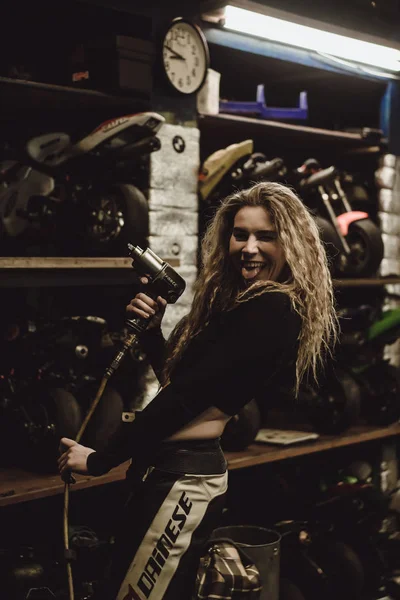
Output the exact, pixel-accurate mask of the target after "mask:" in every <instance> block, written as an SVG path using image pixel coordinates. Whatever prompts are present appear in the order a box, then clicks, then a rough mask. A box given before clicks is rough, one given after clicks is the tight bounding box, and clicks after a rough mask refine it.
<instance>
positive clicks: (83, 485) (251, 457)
mask: <svg viewBox="0 0 400 600" xmlns="http://www.w3.org/2000/svg"><path fill="white" fill-rule="evenodd" d="M398 435H400V424H395V425H391V426H390V427H382V428H378V429H377V428H373V427H366V426H358V427H353V428H352V429H350V430H349V431H348V432H346V433H344V434H343V435H340V436H326V435H323V436H320V438H319V439H318V440H315V441H313V442H306V443H303V444H298V445H296V446H291V447H289V448H282V447H277V446H271V445H267V444H252V445H251V446H249V448H247V450H245V451H243V452H227V453H226V457H227V460H228V467H229V469H230V470H234V469H243V468H245V467H252V466H255V465H262V464H266V463H273V462H278V461H282V460H287V459H290V458H296V457H299V456H306V455H310V454H315V453H317V452H326V451H327V450H332V449H335V448H342V447H345V446H351V445H354V444H361V443H365V442H370V441H373V440H380V439H384V438H388V437H394V436H398ZM128 464H129V463H124V464H123V465H120V466H119V467H117V468H115V469H113V470H112V471H110V472H109V473H107V474H106V475H102V476H101V477H87V476H79V475H78V476H77V478H76V479H77V482H76V484H75V485H73V486H71V490H72V491H77V490H83V489H87V488H90V487H95V486H98V485H104V484H107V483H112V482H117V481H122V480H123V479H125V473H126V470H127V467H128ZM63 489H64V484H63V482H62V481H61V479H60V477H59V476H58V475H42V474H36V473H29V472H26V471H23V470H22V469H0V507H2V506H8V505H11V504H18V503H21V502H27V501H29V500H36V499H39V498H45V497H48V496H55V495H58V494H61V493H62V492H63Z"/></svg>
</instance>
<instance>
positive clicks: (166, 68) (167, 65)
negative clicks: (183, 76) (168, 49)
mask: <svg viewBox="0 0 400 600" xmlns="http://www.w3.org/2000/svg"><path fill="white" fill-rule="evenodd" d="M164 64H165V70H166V71H169V61H168V60H166V61H165V63H164Z"/></svg>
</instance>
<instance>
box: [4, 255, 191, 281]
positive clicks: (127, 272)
mask: <svg viewBox="0 0 400 600" xmlns="http://www.w3.org/2000/svg"><path fill="white" fill-rule="evenodd" d="M164 260H166V262H168V263H169V264H170V265H171V266H172V267H180V264H181V261H180V258H177V257H171V258H167V259H164ZM135 280H136V274H135V272H134V270H133V269H132V259H130V258H129V257H126V258H125V257H123V258H119V257H0V288H25V287H68V286H76V285H84V286H90V285H95V286H97V285H130V284H131V283H134V282H135Z"/></svg>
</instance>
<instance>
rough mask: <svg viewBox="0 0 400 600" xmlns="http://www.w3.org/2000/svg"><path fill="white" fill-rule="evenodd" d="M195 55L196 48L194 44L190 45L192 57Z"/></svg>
mask: <svg viewBox="0 0 400 600" xmlns="http://www.w3.org/2000/svg"><path fill="white" fill-rule="evenodd" d="M195 54H196V46H195V45H194V44H192V55H193V56H194V55H195Z"/></svg>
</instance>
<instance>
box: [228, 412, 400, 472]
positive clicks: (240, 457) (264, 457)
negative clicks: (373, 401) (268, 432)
mask: <svg viewBox="0 0 400 600" xmlns="http://www.w3.org/2000/svg"><path fill="white" fill-rule="evenodd" d="M397 435H400V423H396V424H394V425H391V426H389V427H380V428H373V427H367V426H364V425H359V426H357V427H352V428H351V429H349V430H348V431H347V432H345V433H343V434H342V435H335V436H333V435H321V436H320V437H319V438H318V439H317V440H315V441H313V442H305V443H304V444H298V445H295V446H291V447H287V448H282V447H277V446H271V445H267V444H258V443H257V444H252V445H251V446H249V447H248V448H247V450H246V451H244V452H230V453H229V454H228V460H229V468H230V469H242V468H244V467H252V466H255V465H262V464H265V463H271V462H277V461H281V460H287V459H289V458H296V457H298V456H305V455H307V454H314V453H316V452H325V451H326V450H333V449H334V448H343V447H344V446H351V445H354V444H361V443H364V442H370V441H373V440H380V439H384V438H387V437H393V436H397Z"/></svg>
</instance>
